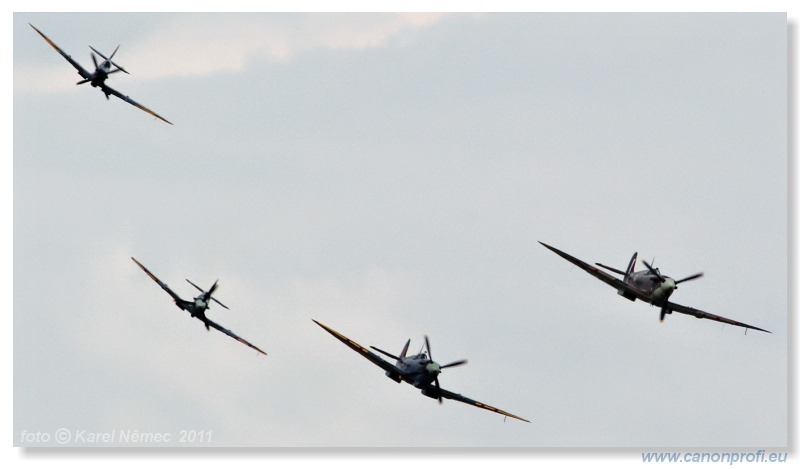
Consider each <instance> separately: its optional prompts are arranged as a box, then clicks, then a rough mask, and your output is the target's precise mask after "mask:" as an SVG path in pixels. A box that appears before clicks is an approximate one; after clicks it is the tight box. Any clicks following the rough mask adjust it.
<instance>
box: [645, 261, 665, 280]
mask: <svg viewBox="0 0 800 469" xmlns="http://www.w3.org/2000/svg"><path fill="white" fill-rule="evenodd" d="M642 262H643V263H644V265H646V266H647V270H649V271H650V273H651V274H653V275H655V276H656V277H658V279H659V280H661V281H662V282H664V281H665V279H664V277H662V276H661V274H659V273H658V271H656V269H654V268H653V266H651V265H650V264H648V263H647V261H646V260H644V259H642Z"/></svg>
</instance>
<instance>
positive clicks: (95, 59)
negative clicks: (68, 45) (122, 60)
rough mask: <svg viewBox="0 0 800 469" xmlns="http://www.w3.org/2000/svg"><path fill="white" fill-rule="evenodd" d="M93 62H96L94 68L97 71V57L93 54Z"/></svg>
mask: <svg viewBox="0 0 800 469" xmlns="http://www.w3.org/2000/svg"><path fill="white" fill-rule="evenodd" d="M90 47H91V46H90ZM92 62H94V68H95V69H97V68H98V65H97V57H95V56H94V54H92Z"/></svg>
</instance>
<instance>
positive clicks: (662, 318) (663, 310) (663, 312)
mask: <svg viewBox="0 0 800 469" xmlns="http://www.w3.org/2000/svg"><path fill="white" fill-rule="evenodd" d="M667 314H672V313H671V311H670V310H669V308H667V306H666V305H664V306H662V307H661V318H660V320H661V322H664V316H666V315H667Z"/></svg>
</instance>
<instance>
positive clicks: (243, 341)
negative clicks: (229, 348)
mask: <svg viewBox="0 0 800 469" xmlns="http://www.w3.org/2000/svg"><path fill="white" fill-rule="evenodd" d="M205 323H206V324H208V325H209V326H210V327H213V328H214V329H216V330H218V331H220V332H222V333H223V334H226V335H228V336H230V337H233V338H234V339H236V340H238V341H239V342H241V343H243V344H245V345H247V346H248V347H250V348H251V349H253V350H256V351H258V352H259V353H262V354H264V355H266V354H267V352H265V351H263V350H261V349H260V348H258V347H256V346H255V345H253V344H251V343H250V342H248V341H246V340H244V339H242V338H241V337H239V336H238V335H236V334H234V333H233V332H232V331H231V330H230V329H225V328H224V327H222V326H220V325H219V324H217V323H215V322H214V321H212V320H210V319H208V318H206V320H205Z"/></svg>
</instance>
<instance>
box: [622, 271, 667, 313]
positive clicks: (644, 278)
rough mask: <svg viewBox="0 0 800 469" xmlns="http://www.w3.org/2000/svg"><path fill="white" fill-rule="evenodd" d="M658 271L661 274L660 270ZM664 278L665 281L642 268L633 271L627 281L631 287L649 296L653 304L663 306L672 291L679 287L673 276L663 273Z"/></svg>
mask: <svg viewBox="0 0 800 469" xmlns="http://www.w3.org/2000/svg"><path fill="white" fill-rule="evenodd" d="M656 272H658V269H656ZM658 273H659V274H660V272H658ZM662 278H663V279H664V281H663V282H662V281H661V279H659V278H658V277H656V276H655V275H653V274H652V273H651V272H650V271H647V270H642V271H639V272H633V273H631V274H630V275H629V276H628V278H627V279H626V282H627V283H628V285H630V286H631V287H633V288H635V289H637V290H639V291H641V292H642V293H644V294H645V295H647V296H649V297H650V303H651V304H653V305H655V306H661V305H663V304H664V303H666V302H667V300H669V297H670V295H672V292H674V291H675V289H676V288H678V287H677V285H675V280H674V279H673V278H671V277H666V276H663V275H662Z"/></svg>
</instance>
